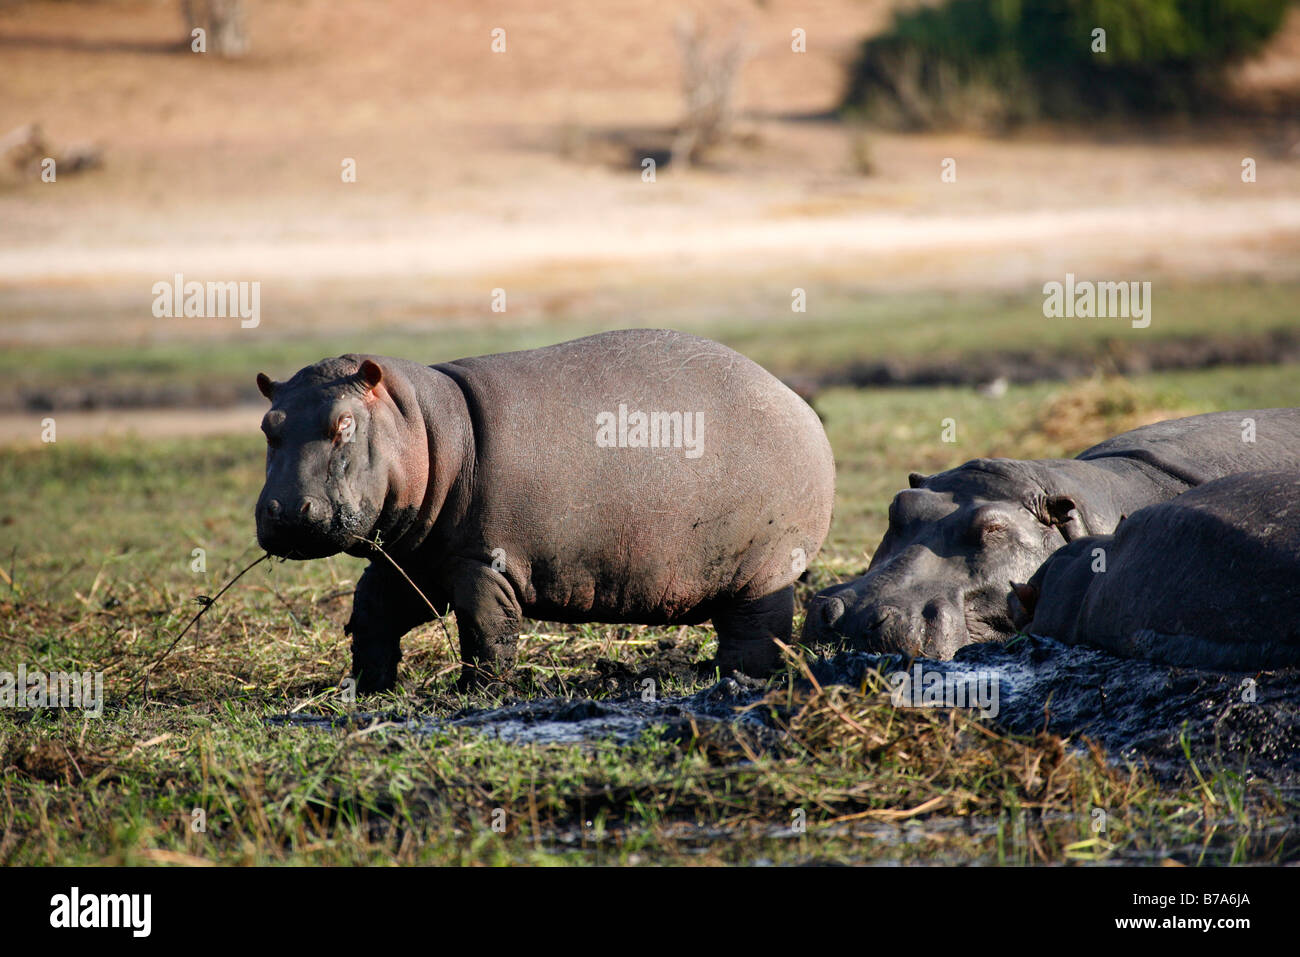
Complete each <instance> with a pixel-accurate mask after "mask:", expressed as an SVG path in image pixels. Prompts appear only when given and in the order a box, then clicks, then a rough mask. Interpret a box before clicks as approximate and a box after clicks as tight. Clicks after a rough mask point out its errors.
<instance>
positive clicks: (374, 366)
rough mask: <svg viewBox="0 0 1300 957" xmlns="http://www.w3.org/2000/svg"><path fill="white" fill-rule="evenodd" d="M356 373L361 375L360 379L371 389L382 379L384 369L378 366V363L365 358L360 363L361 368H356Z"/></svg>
mask: <svg viewBox="0 0 1300 957" xmlns="http://www.w3.org/2000/svg"><path fill="white" fill-rule="evenodd" d="M357 375H359V376H360V377H361V381H362V382H364V383H365V384H366V387H367V388H369V389H373V388H374V387H375V386H377V385H379V383H380V382H381V381H383V378H384V370H383V369H381V368H379V364H378V363H376V362H372V361H371V360H370V359H365V360H363V361H362V363H361V368H360V369H358V370H357Z"/></svg>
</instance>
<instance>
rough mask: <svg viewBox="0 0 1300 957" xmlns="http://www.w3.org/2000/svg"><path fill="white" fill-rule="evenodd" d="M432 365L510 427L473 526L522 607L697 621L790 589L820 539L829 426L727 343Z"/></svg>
mask: <svg viewBox="0 0 1300 957" xmlns="http://www.w3.org/2000/svg"><path fill="white" fill-rule="evenodd" d="M593 352H594V355H593V354H592V353H593ZM439 368H440V370H442V371H446V372H447V373H448V374H449V375H451V376H452V377H453V378H455V379H456V380H457V381H458V382H459V383H460V385H461V387H462V388H463V389H464V390H465V392H466V394H467V395H469V396H470V397H471V400H470V401H471V404H472V405H473V406H474V407H477V408H480V409H484V410H488V409H490V410H491V418H492V419H493V421H494V422H496V423H508V424H509V427H508V428H501V427H500V426H499V425H494V426H493V427H492V428H491V429H490V430H489V429H484V430H483V431H484V434H483V436H482V437H481V439H480V442H479V448H478V453H477V469H476V472H477V476H478V480H479V482H480V484H479V485H478V487H477V488H476V492H477V495H476V498H475V502H474V506H473V512H474V514H475V516H476V520H475V522H474V531H475V538H476V539H477V543H478V547H479V548H480V549H481V550H483V551H482V552H481V554H487V555H491V554H492V553H494V552H495V553H496V554H497V555H498V557H499V558H500V559H501V562H502V563H503V564H504V566H505V567H504V569H503V573H504V574H505V576H506V577H507V578H508V579H509V580H510V582H511V585H512V587H513V588H514V590H515V592H516V594H517V595H518V597H519V601H520V605H521V612H522V613H523V614H525V615H526V616H528V617H544V618H549V619H552V620H559V621H566V620H574V621H600V620H607V621H630V622H646V623H666V622H679V621H687V620H692V619H695V620H703V619H704V618H708V617H710V613H711V611H712V610H713V609H714V608H716V607H717V606H718V604H719V603H720V602H721V603H726V602H743V601H749V600H753V599H759V598H762V597H764V596H766V595H769V594H771V593H773V592H775V591H778V590H780V589H783V588H786V587H788V586H789V585H791V584H792V583H793V582H794V581H795V579H797V578H798V577H799V575H800V574H801V573H802V571H803V569H804V567H805V566H806V563H807V560H808V559H809V558H810V557H811V556H812V555H813V554H815V553H816V551H817V550H818V549H819V548H820V546H821V541H822V539H823V538H824V537H825V534H826V531H827V528H828V527H829V523H830V508H831V499H832V496H833V483H834V475H833V471H834V465H833V460H832V458H831V453H830V447H829V444H828V443H827V442H826V439H825V433H824V432H823V430H822V428H821V423H820V422H819V421H818V419H817V417H816V415H815V414H814V413H813V412H812V410H811V409H809V408H808V406H807V405H806V404H805V403H804V402H803V401H802V400H801V399H799V398H798V397H797V396H796V395H794V393H793V392H790V390H788V389H787V388H786V387H785V386H784V385H782V384H781V383H780V382H779V381H778V380H776V379H775V378H774V377H772V376H771V375H770V374H769V373H767V372H766V371H765V370H763V369H762V368H761V367H759V366H757V365H756V364H754V363H752V362H750V361H749V360H748V359H745V358H744V357H742V356H740V355H739V354H737V353H735V352H733V351H731V350H729V349H726V348H725V347H723V346H720V345H718V344H716V343H712V342H709V341H707V340H703V339H698V338H695V337H692V336H684V335H681V334H678V333H667V332H664V331H656V330H642V331H633V332H626V333H609V334H606V335H605V336H594V337H591V338H589V339H585V340H578V341H577V342H575V343H564V344H561V345H559V346H554V347H551V348H549V349H542V350H536V352H534V353H512V354H509V355H506V356H501V357H486V358H483V359H472V360H461V361H459V362H457V363H454V364H449V365H448V366H443V367H439ZM555 383H562V385H561V386H558V387H557V386H555V385H554V384H555ZM548 387H549V388H553V389H555V391H557V392H558V394H557V395H556V396H554V397H553V398H549V399H546V400H543V401H541V402H539V400H538V395H539V393H540V392H541V390H543V389H546V388H548ZM539 413H540V414H539ZM484 418H485V419H486V418H487V416H486V415H484ZM462 551H464V549H463V548H462ZM471 557H473V556H471Z"/></svg>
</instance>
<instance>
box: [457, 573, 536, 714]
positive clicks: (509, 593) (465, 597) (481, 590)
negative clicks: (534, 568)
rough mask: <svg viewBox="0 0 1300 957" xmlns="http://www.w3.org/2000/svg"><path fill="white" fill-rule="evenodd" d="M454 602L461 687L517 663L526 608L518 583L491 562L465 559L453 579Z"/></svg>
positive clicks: (499, 673)
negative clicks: (460, 665)
mask: <svg viewBox="0 0 1300 957" xmlns="http://www.w3.org/2000/svg"><path fill="white" fill-rule="evenodd" d="M452 606H453V607H454V608H455V610H456V628H457V630H458V631H459V632H460V656H461V662H462V667H461V672H460V680H459V681H458V682H457V687H459V688H460V689H461V690H463V691H464V690H469V689H470V688H474V687H479V686H481V685H482V684H484V683H485V682H486V681H488V680H490V679H491V678H493V677H500V676H503V675H505V674H506V673H507V672H508V671H509V670H510V669H511V668H513V667H514V664H515V656H516V654H517V653H518V647H519V625H520V621H521V620H522V619H523V611H522V609H521V608H520V607H519V598H518V596H517V595H516V594H515V590H514V587H513V586H512V585H511V584H510V582H509V581H508V580H507V579H506V577H505V576H504V575H502V574H501V573H500V572H498V571H496V570H494V569H493V568H492V567H491V566H490V565H485V564H482V563H479V562H465V563H464V564H463V565H461V566H460V567H459V568H458V569H457V571H456V573H455V575H454V578H453V581H452Z"/></svg>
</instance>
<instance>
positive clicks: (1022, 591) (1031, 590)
mask: <svg viewBox="0 0 1300 957" xmlns="http://www.w3.org/2000/svg"><path fill="white" fill-rule="evenodd" d="M1011 594H1012V595H1013V596H1015V602H1014V604H1012V606H1011V618H1012V624H1014V625H1015V626H1016V627H1017V628H1024V627H1025V626H1026V625H1028V624H1029V623H1030V622H1031V621H1033V619H1034V609H1035V608H1037V607H1038V588H1037V587H1035V586H1034V585H1029V584H1025V583H1021V582H1012V583H1011ZM1017 606H1019V607H1017Z"/></svg>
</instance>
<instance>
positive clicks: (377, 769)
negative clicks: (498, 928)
mask: <svg viewBox="0 0 1300 957" xmlns="http://www.w3.org/2000/svg"><path fill="white" fill-rule="evenodd" d="M1288 403H1289V404H1298V403H1300V383H1298V382H1297V380H1296V378H1295V376H1294V375H1293V372H1292V370H1287V369H1271V368H1262V369H1251V370H1232V369H1220V370H1213V371H1207V372H1197V373H1180V374H1168V375H1156V376H1148V377H1144V378H1141V379H1137V380H1133V381H1130V382H1125V381H1120V380H1095V381H1090V382H1084V383H1076V384H1073V385H1060V386H1034V387H1029V388H1020V387H1013V388H1011V389H1010V390H1009V392H1008V393H1007V394H1006V395H1005V396H1004V397H1002V398H1000V399H989V398H986V397H983V396H979V395H976V394H975V393H973V392H970V391H966V390H958V389H938V390H891V391H886V392H854V391H848V390H836V391H832V392H828V393H826V394H825V395H823V396H821V397H819V399H818V407H819V409H820V410H821V411H822V413H823V414H824V415H825V417H826V426H827V430H828V433H829V435H830V437H831V441H832V445H833V447H834V449H835V452H836V457H837V463H838V468H839V494H838V499H837V505H836V515H835V521H834V525H833V529H832V534H831V539H830V541H829V544H828V546H827V548H826V550H825V551H824V552H823V554H822V555H821V556H820V557H819V558H818V560H817V561H816V562H815V563H814V565H813V568H812V572H813V574H812V581H811V582H810V583H808V584H806V585H804V586H801V588H802V595H801V598H806V597H807V595H808V594H809V593H811V591H812V590H813V589H814V588H816V587H820V586H822V585H824V584H827V583H829V582H830V581H832V580H835V579H837V578H840V577H843V576H845V575H847V574H850V573H854V572H856V571H858V570H860V567H861V566H862V565H864V564H865V559H866V554H867V552H868V551H869V550H870V549H871V548H872V547H874V545H875V542H876V541H877V540H878V539H879V536H880V534H881V532H882V531H883V525H884V510H885V507H886V506H887V504H888V501H889V498H890V497H891V496H892V494H893V492H894V491H895V490H897V489H898V488H900V487H902V486H903V484H904V483H905V480H906V473H907V471H909V470H911V469H920V470H923V471H930V470H935V469H939V468H944V467H948V466H951V465H956V464H959V463H960V462H961V461H964V460H966V459H968V458H971V457H973V456H975V455H980V454H990V453H995V454H1005V455H1021V454H1034V455H1052V454H1059V455H1072V454H1074V453H1075V452H1078V451H1079V450H1080V449H1081V448H1083V447H1085V446H1086V445H1088V444H1091V443H1092V442H1094V441H1096V440H1097V439H1099V438H1101V437H1103V436H1104V435H1106V434H1110V433H1111V432H1113V431H1116V430H1118V429H1120V428H1123V427H1126V426H1127V425H1128V424H1129V423H1130V422H1132V421H1134V420H1137V419H1140V418H1141V416H1143V415H1144V414H1152V413H1157V412H1159V411H1161V410H1164V411H1166V412H1171V413H1179V412H1197V411H1208V410H1210V409H1215V408H1228V407H1246V406H1259V405H1277V404H1288ZM945 418H952V419H953V420H954V421H955V424H956V429H957V432H956V434H957V441H956V442H955V443H945V442H943V441H942V438H941V428H942V420H943V419H945ZM261 479H262V452H261V447H260V442H259V440H258V437H257V436H255V435H250V436H237V437H229V438H223V439H210V438H209V439H203V440H185V441H145V440H140V439H131V440H102V441H97V442H94V443H91V444H88V445H84V446H82V445H76V444H68V443H57V444H55V445H53V446H45V447H41V448H35V449H15V450H7V451H6V453H5V454H4V456H2V457H0V528H2V529H3V533H4V538H3V541H4V546H5V547H4V548H3V549H0V568H3V570H4V573H5V574H4V576H3V578H0V670H7V671H11V672H12V671H14V670H16V669H17V666H18V665H19V664H20V663H21V664H25V665H26V666H27V667H28V668H42V669H46V670H53V669H60V670H76V671H102V672H104V676H105V689H106V698H107V702H106V710H105V713H104V715H103V716H102V717H100V718H91V717H86V716H84V715H82V714H80V713H78V712H58V711H36V712H31V711H15V710H12V709H10V710H2V709H0V863H8V864H43V863H128V864H156V863H197V862H207V861H215V862H222V863H273V862H288V863H319V864H327V863H328V864H334V863H362V862H366V863H370V862H375V863H378V862H389V861H400V862H423V863H444V864H466V863H486V864H502V863H559V864H569V863H636V862H664V863H688V862H692V863H693V862H699V863H724V862H747V863H752V862H754V861H758V860H768V861H772V862H775V863H788V862H806V861H837V862H862V861H880V860H900V861H921V862H944V861H946V862H967V861H983V862H990V863H996V862H1005V863H1036V862H1042V861H1054V862H1066V861H1088V860H1100V859H1115V860H1140V861H1158V860H1160V859H1162V858H1163V857H1165V856H1170V855H1172V856H1175V857H1177V858H1178V859H1179V860H1187V861H1189V862H1194V861H1195V860H1197V859H1202V860H1232V859H1235V860H1251V861H1258V860H1273V859H1276V858H1277V855H1278V854H1283V853H1286V852H1285V851H1284V850H1282V849H1280V848H1281V845H1279V844H1278V843H1277V842H1276V841H1274V840H1273V839H1272V838H1271V836H1270V835H1271V834H1272V831H1270V830H1269V828H1270V827H1271V824H1270V822H1271V821H1275V820H1278V819H1284V818H1285V814H1286V813H1288V811H1287V810H1286V809H1285V807H1283V806H1281V805H1278V804H1277V802H1276V799H1275V798H1274V797H1272V796H1270V795H1268V794H1267V793H1265V792H1263V791H1261V790H1260V789H1259V788H1257V787H1256V786H1254V785H1252V784H1248V783H1244V782H1243V779H1242V778H1241V776H1240V775H1239V774H1232V773H1229V772H1228V771H1225V770H1223V768H1224V767H1225V766H1227V764H1228V762H1225V761H1223V760H1222V758H1221V756H1219V755H1214V754H1193V755H1190V756H1189V758H1190V759H1191V760H1194V761H1195V762H1196V766H1197V768H1198V771H1199V773H1200V774H1201V778H1200V780H1196V779H1195V778H1193V779H1192V780H1191V782H1190V783H1189V784H1188V785H1186V786H1185V787H1182V788H1179V787H1171V786H1161V785H1158V784H1157V783H1156V782H1155V781H1154V780H1153V779H1152V778H1151V777H1150V776H1148V775H1147V774H1146V772H1145V771H1143V770H1142V769H1140V768H1128V767H1118V766H1115V765H1113V764H1112V763H1110V762H1109V761H1108V760H1107V759H1106V757H1105V756H1104V755H1101V754H1100V753H1099V752H1096V751H1095V750H1092V749H1089V748H1087V747H1086V746H1085V744H1084V742H1063V741H1061V740H1060V739H1057V738H1054V737H1050V736H1044V737H1038V738H1023V739H1022V738H1013V737H1008V736H1005V735H1001V734H997V733H993V732H991V731H990V730H989V729H988V728H987V727H985V726H982V725H980V724H979V723H978V721H976V720H975V719H973V718H969V717H967V716H965V715H961V714H951V713H945V712H929V711H915V712H914V711H904V710H900V709H898V708H895V707H893V706H892V705H891V704H889V702H888V700H887V697H885V696H884V694H883V693H882V689H880V688H877V687H874V686H864V687H862V688H858V689H845V688H833V689H818V688H813V689H811V690H805V691H795V690H793V689H792V687H791V686H789V685H782V684H781V683H780V682H777V683H775V684H774V685H773V691H772V693H771V694H770V696H769V697H768V698H767V700H766V701H765V702H764V703H763V704H761V705H760V706H759V707H761V708H763V709H766V711H767V712H768V713H770V714H771V715H772V716H773V717H772V721H773V722H774V723H775V725H776V726H777V727H780V728H784V729H785V733H784V734H783V735H782V736H781V741H782V742H783V743H782V744H780V746H778V747H774V748H770V747H760V746H759V744H758V743H757V742H756V741H754V740H752V739H750V738H749V737H748V736H747V735H748V732H746V731H745V730H744V726H735V727H730V726H714V725H700V726H696V727H693V728H688V729H686V730H685V731H684V732H682V733H676V734H672V735H660V734H657V733H654V732H650V733H647V734H646V735H645V736H644V737H643V738H642V739H640V740H638V741H636V742H634V743H631V744H618V745H613V744H596V745H538V744H515V743H509V742H505V741H500V740H497V739H494V738H492V737H490V736H487V735H485V734H482V733H478V732H475V731H472V730H469V729H462V728H454V727H449V726H443V727H441V728H434V729H433V730H426V731H419V730H411V729H409V728H406V727H404V726H403V725H402V723H401V722H400V721H398V722H395V723H389V724H387V725H386V726H366V725H365V724H364V723H363V724H362V725H356V724H351V725H345V726H341V727H338V728H335V729H332V730H327V729H321V728H312V727H304V726H295V725H284V724H268V723H267V721H266V719H267V718H271V717H275V716H282V715H285V714H286V713H291V712H296V713H298V714H302V715H317V716H322V717H329V716H338V715H356V714H358V713H359V710H360V709H364V712H365V713H368V714H375V715H385V716H396V717H401V716H406V715H411V716H417V717H418V718H419V719H420V720H421V721H422V722H429V721H434V722H436V721H438V720H440V719H443V720H445V719H447V718H450V717H451V716H453V715H456V714H458V713H460V712H461V711H462V710H463V709H465V708H467V707H474V708H481V707H492V706H497V705H500V704H502V703H504V702H509V701H514V700H519V699H524V698H528V699H531V698H538V697H543V696H568V695H584V696H589V697H595V698H601V697H608V696H611V695H626V694H628V693H629V691H631V690H632V686H631V682H632V679H633V678H634V677H635V676H640V675H645V674H653V675H655V676H656V678H657V681H658V683H659V692H660V694H662V695H671V696H679V695H685V694H691V693H694V692H696V691H699V690H702V689H703V688H705V687H707V686H708V684H709V683H710V682H709V679H707V678H705V677H702V676H699V675H697V674H696V673H695V672H694V671H693V669H691V668H689V667H688V665H689V663H690V662H694V661H698V660H703V659H705V658H707V657H708V656H709V654H710V653H711V651H712V646H713V640H714V639H713V633H712V629H711V628H709V627H707V626H703V627H690V628H648V627H643V626H621V625H600V624H594V625H582V626H559V625H551V624H546V623H530V625H529V629H528V632H527V633H526V634H525V635H524V636H523V638H522V641H521V653H520V665H519V668H518V669H517V671H516V673H515V675H514V676H513V678H512V682H511V684H509V685H504V686H495V687H494V688H492V689H488V690H487V691H484V692H479V693H476V694H474V695H472V696H464V695H461V694H458V693H456V692H455V690H454V689H453V686H452V679H453V678H454V676H455V673H456V669H457V662H456V659H455V654H454V652H453V650H452V649H454V648H455V647H456V630H455V622H454V620H450V619H449V620H448V621H447V622H445V623H434V624H432V625H430V626H428V627H425V628H423V629H420V630H418V631H417V632H415V633H413V634H412V635H410V636H408V637H407V639H406V640H405V641H404V643H403V646H404V650H405V653H406V658H405V659H404V661H403V665H402V673H401V686H400V688H399V690H398V691H396V692H393V693H390V694H386V695H381V696H376V697H373V698H367V699H365V700H364V701H363V702H362V703H361V704H360V705H357V704H355V703H353V702H350V701H348V700H346V698H344V697H343V696H342V695H341V694H340V692H339V690H338V684H339V681H340V679H341V678H343V677H344V676H345V675H346V672H347V668H348V648H347V639H346V638H345V637H344V636H343V634H342V625H343V623H344V621H345V620H346V618H347V615H348V610H349V606H350V590H351V588H352V587H353V585H354V584H355V581H356V578H357V575H358V573H359V571H360V568H361V563H360V562H359V561H356V560H353V559H349V558H346V557H339V558H333V559H328V560H324V561H318V562H308V563H280V562H269V563H263V564H262V565H260V566H258V567H257V568H256V569H254V570H253V571H252V572H250V573H249V575H248V576H246V578H245V579H243V580H242V581H241V582H240V583H239V584H238V585H236V587H235V588H234V589H232V590H231V591H230V592H229V593H228V594H227V595H226V596H225V598H223V599H222V601H221V602H219V603H218V604H217V605H216V606H214V607H213V608H212V610H211V611H210V612H209V613H208V615H207V616H206V617H205V618H204V619H203V620H202V622H201V623H200V625H199V626H198V627H197V628H196V629H195V630H194V631H192V632H191V633H190V634H189V635H187V636H186V638H185V639H184V640H183V641H182V642H181V643H180V644H179V645H178V646H177V647H176V648H175V650H174V651H172V652H171V654H170V655H169V656H168V657H167V658H166V660H164V661H163V662H162V663H161V665H159V666H158V668H157V670H156V671H154V672H153V673H152V674H151V676H150V679H149V682H148V691H147V695H146V694H145V693H144V691H143V690H142V688H141V686H140V684H139V682H138V680H137V679H139V677H140V675H141V673H142V670H143V669H145V668H147V667H148V666H149V665H150V664H151V663H153V662H154V661H156V660H157V659H158V656H159V655H160V654H162V652H163V651H164V650H165V649H166V648H167V647H168V646H169V645H170V644H171V642H172V639H173V638H174V636H175V635H176V634H177V633H178V632H179V630H180V628H182V627H183V626H184V624H185V622H186V621H187V620H188V619H189V617H190V616H191V615H192V614H193V613H194V612H195V610H196V606H195V605H194V604H193V603H192V599H193V598H194V597H195V596H197V595H211V594H214V593H215V592H216V591H217V590H218V589H219V588H220V586H221V584H222V583H223V582H224V581H226V580H227V579H228V578H229V577H230V576H231V575H232V574H233V573H234V572H235V571H237V570H238V569H239V568H241V567H243V566H244V565H245V564H247V562H248V561H250V560H251V559H252V558H253V557H255V556H256V555H257V554H258V552H257V549H256V546H255V543H254V531H253V522H252V515H251V508H252V503H253V502H254V500H255V498H256V495H257V491H258V488H259V486H260V483H261ZM195 548H202V549H204V550H205V552H204V554H205V559H206V571H195V570H194V568H193V562H194V553H193V550H194V549H195ZM1097 808H1103V809H1105V810H1106V812H1107V819H1108V820H1109V821H1110V822H1111V824H1110V826H1109V827H1108V829H1107V831H1106V833H1105V834H1104V835H1099V834H1097V833H1095V832H1094V831H1093V830H1092V827H1091V824H1092V821H1093V818H1092V812H1093V811H1094V810H1095V809H1097ZM196 811H197V812H200V813H199V814H197V815H196ZM1292 811H1293V809H1292ZM200 821H201V822H202V827H201V828H199V827H198V826H197V825H198V823H199V822H200ZM494 822H496V823H500V824H503V826H504V830H503V831H498V830H494V829H493V824H494ZM796 822H806V829H803V830H799V829H794V828H792V825H793V824H795V823H796ZM1189 848H1190V849H1191V850H1190V851H1189V850H1188V849H1189Z"/></svg>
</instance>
